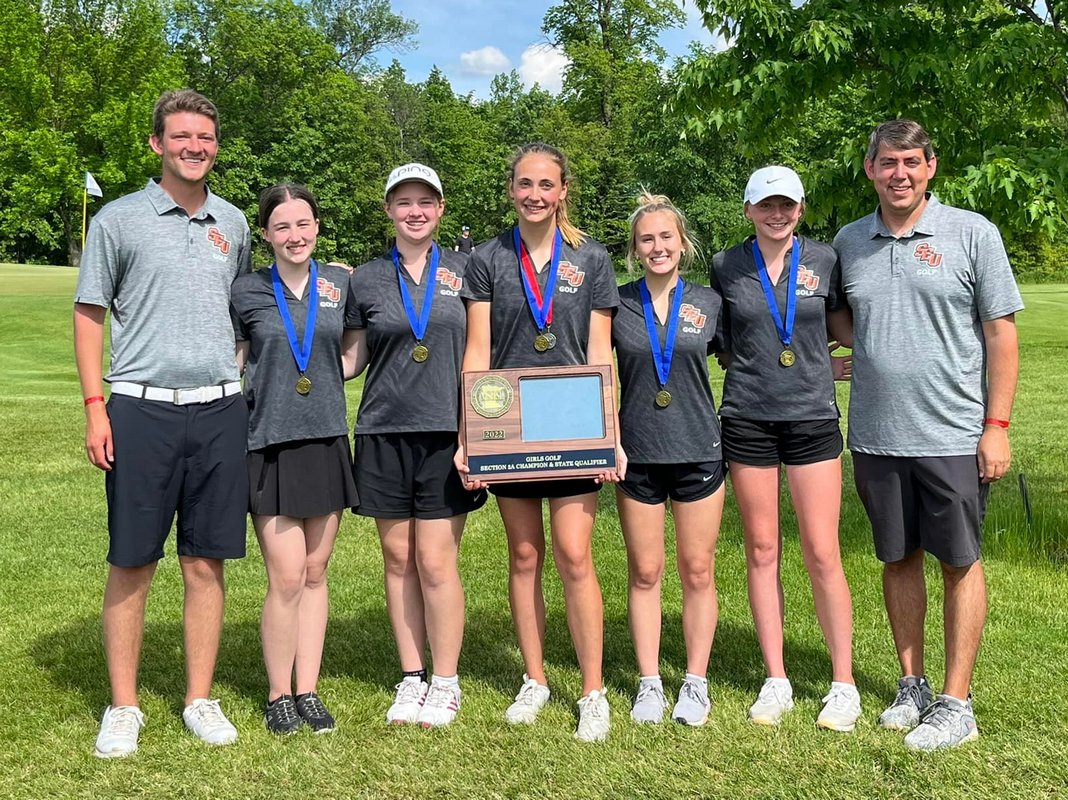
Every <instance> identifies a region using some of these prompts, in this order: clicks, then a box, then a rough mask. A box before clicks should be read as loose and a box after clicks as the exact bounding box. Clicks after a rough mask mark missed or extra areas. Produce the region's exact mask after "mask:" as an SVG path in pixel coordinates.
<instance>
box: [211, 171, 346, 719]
mask: <svg viewBox="0 0 1068 800" xmlns="http://www.w3.org/2000/svg"><path fill="white" fill-rule="evenodd" d="M259 225H260V232H261V234H262V235H263V238H264V239H265V240H266V241H267V242H268V244H270V246H271V248H272V250H273V251H274V257H275V261H274V264H272V265H271V268H270V269H263V270H259V271H257V272H253V273H250V274H246V275H241V276H240V277H238V278H237V280H236V281H234V285H233V288H232V290H231V315H232V317H233V321H234V331H235V338H236V339H237V357H238V363H239V364H240V365H241V366H242V367H243V368H244V372H245V387H244V389H245V397H246V399H247V401H248V405H249V436H248V450H249V452H248V471H249V486H250V494H251V496H250V501H249V506H250V510H251V512H252V522H253V525H254V526H255V528H256V537H257V538H258V539H259V543H260V549H261V550H262V551H263V560H264V563H265V565H266V567H267V579H268V588H267V597H266V598H265V600H264V603H263V616H262V620H261V634H262V638H263V659H264V662H265V663H266V666H267V679H268V682H269V688H268V695H267V707H266V712H265V715H264V716H265V720H266V723H267V727H268V729H270V730H271V731H272V732H274V733H281V734H284V733H293V732H295V731H296V730H297V729H298V728H300V727H301V725H302V724H307V725H308V726H309V727H310V728H311V729H312V730H313V731H315V732H316V733H326V732H329V731H331V730H333V729H334V719H333V717H332V716H331V714H330V712H329V711H327V709H326V707H325V706H324V705H323V702H322V700H320V699H319V696H318V695H317V694H316V684H317V682H318V679H319V665H320V662H321V660H322V654H323V639H324V637H325V634H326V620H327V604H328V600H327V587H326V568H327V563H328V561H329V559H330V554H331V552H332V551H333V548H334V540H335V538H336V536H337V532H338V526H339V525H340V523H341V513H342V510H343V509H345V508H346V507H348V506H352V505H354V504H355V503H356V502H357V500H358V498H357V495H356V488H355V485H354V483H353V478H352V456H351V454H350V451H349V439H348V435H347V434H348V422H347V420H346V417H345V392H344V380H343V363H344V362H352V361H354V360H355V359H356V358H357V353H356V349H357V343H356V334H355V332H354V331H352V330H351V328H352V327H353V324H352V315H353V298H352V295H351V293H350V292H349V285H348V284H349V274H348V271H347V270H345V269H343V268H341V267H335V266H330V265H327V264H318V263H317V262H316V261H315V259H313V258H312V252H313V251H314V250H315V242H316V236H317V235H318V232H319V211H318V207H317V206H316V202H315V198H314V197H313V196H312V194H311V193H310V192H309V191H308V190H307V189H306V188H305V187H303V186H297V185H294V184H279V185H277V186H272V187H271V188H269V189H267V190H265V191H264V192H263V194H261V195H260V207H259ZM207 513H210V510H209V511H208V512H207ZM294 679H295V687H294ZM294 688H295V691H294Z"/></svg>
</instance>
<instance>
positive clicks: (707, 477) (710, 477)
mask: <svg viewBox="0 0 1068 800" xmlns="http://www.w3.org/2000/svg"><path fill="white" fill-rule="evenodd" d="M714 477H716V476H715V475H705V477H703V478H701V483H708V482H709V481H710V480H712V479H713V478H714Z"/></svg>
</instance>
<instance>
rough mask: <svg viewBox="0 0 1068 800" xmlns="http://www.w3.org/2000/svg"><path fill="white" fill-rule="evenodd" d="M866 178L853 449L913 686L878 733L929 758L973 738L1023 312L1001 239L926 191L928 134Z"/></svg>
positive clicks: (895, 143) (889, 145)
mask: <svg viewBox="0 0 1068 800" xmlns="http://www.w3.org/2000/svg"><path fill="white" fill-rule="evenodd" d="M864 167H865V171H866V172H867V175H868V177H869V178H870V179H871V181H872V183H873V184H874V186H875V192H876V194H877V195H878V196H879V208H878V209H877V210H876V211H875V213H873V214H870V215H868V216H867V217H864V218H863V219H860V220H857V221H856V222H853V223H851V224H849V225H847V226H846V227H844V228H843V229H842V230H841V231H840V232H839V233H838V236H837V237H835V240H834V246H835V248H836V249H837V250H838V253H839V256H840V258H841V263H842V283H843V288H844V289H845V293H846V298H847V300H848V301H849V305H850V307H851V308H852V312H853V319H854V350H853V390H852V396H851V399H850V406H849V448H850V450H852V452H853V460H854V470H855V478H856V484H857V491H858V493H859V494H860V497H861V500H862V501H863V503H864V506H865V508H866V509H867V512H868V517H869V519H870V520H871V524H872V531H873V534H874V538H875V551H876V555H877V556H878V557H879V559H880V560H881V561H883V562H884V571H883V594H884V598H885V600H886V610H887V616H888V617H889V619H890V627H891V629H892V631H893V635H894V644H895V645H896V647H897V653H898V659H899V660H900V662H901V671H902V676H903V677H902V678H901V680H900V681H899V682H898V693H897V697H896V698H895V700H894V702H893V703H892V704H891V705H890V707H889V708H887V709H886V711H885V712H883V714H882V716H881V717H880V718H879V723H880V725H882V726H883V727H886V728H892V729H896V730H910V731H911V732H910V733H909V734H908V735H907V736H906V737H905V744H906V746H908V747H910V748H912V749H916V750H934V749H938V748H943V747H955V746H956V745H959V744H961V743H963V742H966V741H969V740H971V739H974V738H976V737H977V736H978V735H979V734H978V729H977V728H976V724H975V716H974V713H973V711H972V704H971V695H970V687H971V678H972V672H973V668H974V666H975V659H976V655H977V653H978V650H979V640H980V638H981V635H982V631H983V625H984V623H985V621H986V602H987V601H986V584H985V578H984V575H983V568H982V563H981V561H980V543H981V525H982V518H983V513H984V511H985V505H986V494H987V488H988V485H989V484H990V483H991V482H993V481H996V480H999V479H1001V477H1002V476H1004V475H1005V473H1006V472H1007V470H1008V468H1009V462H1010V450H1009V439H1008V430H1007V429H1008V427H1009V416H1010V413H1011V411H1012V402H1013V397H1014V395H1015V393H1016V375H1017V367H1018V353H1017V342H1016V324H1015V320H1014V315H1015V313H1016V312H1017V311H1019V310H1020V309H1022V308H1023V303H1022V302H1021V299H1020V293H1019V291H1018V289H1017V288H1016V282H1015V280H1014V279H1013V275H1012V270H1011V269H1010V267H1009V261H1008V258H1007V256H1006V254H1005V248H1004V246H1003V244H1002V242H1001V236H1000V234H999V233H998V230H997V228H995V227H994V226H993V225H992V224H991V223H990V222H989V221H987V220H986V219H984V218H983V217H981V216H979V215H978V214H974V213H972V212H970V211H964V210H961V209H957V208H952V207H950V206H945V205H942V204H941V203H940V202H939V201H938V199H937V198H935V197H934V196H933V195H931V194H930V193H928V192H927V184H928V181H929V180H930V179H931V178H932V177H934V174H935V169H936V167H937V159H936V158H935V155H934V150H933V148H932V147H931V141H930V138H929V137H928V136H927V133H926V132H925V131H924V130H923V128H922V127H920V126H919V125H918V124H917V123H915V122H912V121H911V120H903V119H899V120H893V121H891V122H886V123H884V124H882V125H880V126H879V127H878V128H876V129H875V131H874V132H873V133H872V135H871V139H870V141H869V147H868V153H867V157H866V159H865V162H864ZM925 552H929V553H931V554H932V555H934V556H935V557H936V558H938V560H939V562H940V563H941V566H942V578H943V583H944V586H945V640H946V641H945V647H946V678H945V685H944V688H943V693H942V694H939V695H937V696H934V695H933V693H932V691H931V687H930V686H929V685H928V683H927V680H926V678H925V677H924V662H923V646H924V618H925V616H926V610H927V589H926V585H925V583H924V574H923V561H924V553H925Z"/></svg>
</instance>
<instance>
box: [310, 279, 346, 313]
mask: <svg viewBox="0 0 1068 800" xmlns="http://www.w3.org/2000/svg"><path fill="white" fill-rule="evenodd" d="M315 287H316V289H317V290H318V292H319V308H337V304H338V303H340V302H341V289H340V287H338V286H334V284H332V283H331V282H330V281H328V280H327V279H326V278H319V279H318V280H317V281H316V282H315Z"/></svg>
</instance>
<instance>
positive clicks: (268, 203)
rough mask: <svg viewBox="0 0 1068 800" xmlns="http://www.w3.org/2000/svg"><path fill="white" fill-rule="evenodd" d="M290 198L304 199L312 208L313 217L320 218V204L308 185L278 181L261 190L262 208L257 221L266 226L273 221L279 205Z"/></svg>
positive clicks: (263, 226)
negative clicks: (272, 217)
mask: <svg viewBox="0 0 1068 800" xmlns="http://www.w3.org/2000/svg"><path fill="white" fill-rule="evenodd" d="M289 200H303V201H304V202H305V203H307V204H308V205H309V206H310V207H311V210H312V217H314V218H315V220H316V221H318V220H319V204H318V203H317V202H315V195H313V194H312V193H311V191H310V190H309V189H308V187H307V186H302V185H301V184H299V183H276V184H275V185H274V186H270V187H268V188H266V189H264V190H263V191H262V192H260V210H259V214H257V216H256V221H257V223H259V226H260V227H261V228H266V227H267V223H268V222H270V221H271V214H272V213H274V210H275V209H276V208H278V206H280V205H282V203H285V202H287V201H289Z"/></svg>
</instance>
